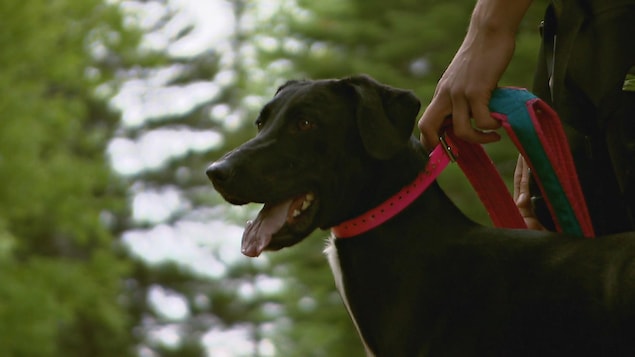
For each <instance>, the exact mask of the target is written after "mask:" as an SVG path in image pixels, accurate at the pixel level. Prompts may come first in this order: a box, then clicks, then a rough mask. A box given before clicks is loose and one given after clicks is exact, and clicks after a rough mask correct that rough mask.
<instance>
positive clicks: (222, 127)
mask: <svg viewBox="0 0 635 357" xmlns="http://www.w3.org/2000/svg"><path fill="white" fill-rule="evenodd" d="M544 5H545V1H542V2H537V3H535V4H534V6H533V7H532V9H531V11H530V14H529V15H528V16H527V17H526V18H525V20H524V22H523V24H522V26H521V31H520V33H519V34H518V43H517V50H516V55H515V58H514V60H513V62H512V65H511V67H510V68H509V70H508V71H507V73H506V75H505V77H504V78H503V81H502V83H501V84H502V85H514V86H523V87H530V86H531V78H532V76H533V67H534V63H535V58H536V53H537V47H538V23H539V19H540V15H541V12H542V9H543V8H544ZM472 7H473V1H466V0H445V1H441V0H420V1H415V0H395V1H392V2H386V1H378V0H365V1H362V0H337V1H335V0H323V1H308V0H296V1H292V0H277V1H276V0H269V1H249V0H231V1H229V0H201V1H196V0H190V1H186V0H125V1H124V0H107V1H102V0H56V1H51V2H36V3H28V4H26V3H20V2H15V1H3V2H0V13H2V14H4V16H3V17H2V19H1V20H0V45H2V48H3V50H2V51H0V63H1V64H2V67H1V68H2V70H0V88H1V92H2V96H0V110H1V112H2V114H3V115H2V118H1V119H0V177H2V185H0V277H1V278H2V285H1V286H0V321H1V323H0V332H1V333H0V346H2V356H142V357H151V356H183V357H188V356H216V357H224V356H231V357H234V356H329V357H331V356H346V357H350V356H362V355H363V349H362V348H361V344H360V342H359V339H358V338H357V336H356V333H355V331H354V327H353V325H352V323H351V322H350V319H349V318H348V316H347V315H346V312H345V309H344V307H343V305H342V303H341V301H340V298H339V296H338V295H337V293H336V292H335V289H334V284H333V281H332V277H331V274H330V271H329V269H328V266H327V264H326V260H325V259H324V257H323V256H322V249H323V247H324V241H325V238H326V236H327V233H326V232H316V233H315V234H314V235H313V237H310V238H309V239H307V240H306V241H305V242H304V243H302V244H299V245H298V246H296V247H294V248H292V249H288V250H285V251H282V252H279V253H268V254H266V255H265V256H263V257H260V258H258V259H248V258H245V257H242V256H240V253H239V241H240V235H241V230H242V227H241V226H242V224H243V223H242V222H244V221H246V220H247V219H249V218H250V217H252V216H254V215H255V213H256V211H257V207H252V206H246V207H230V206H228V205H227V204H225V203H224V202H223V201H222V199H221V197H220V196H219V195H218V194H216V193H215V192H214V191H213V189H212V188H211V185H209V184H208V182H207V179H206V178H205V176H204V174H203V171H204V169H205V168H206V166H207V165H208V164H209V163H210V162H212V161H213V160H215V159H216V158H218V157H220V155H222V154H223V153H224V152H226V151H228V150H229V149H231V148H233V147H235V146H237V145H238V144H240V143H241V142H243V141H245V140H246V139H247V138H249V137H251V136H253V134H254V133H255V128H254V126H253V120H254V119H255V115H256V113H257V112H258V111H259V109H260V107H261V106H262V104H264V103H265V102H266V101H267V100H268V98H270V97H271V96H272V95H273V93H274V92H275V90H276V88H277V86H279V85H281V84H282V83H284V82H285V81H286V80H287V79H291V78H325V77H341V76H347V75H351V74H355V73H367V74H369V75H371V76H373V77H375V78H377V79H378V80H380V81H382V82H385V83H389V84H391V85H393V86H397V87H403V88H409V89H412V90H414V91H415V92H416V93H417V94H418V96H419V97H420V99H421V100H422V103H423V104H424V105H425V104H426V103H427V102H428V101H429V100H430V98H431V96H432V93H433V91H434V86H435V84H436V81H437V80H438V78H439V77H440V75H441V73H442V72H443V70H444V69H445V66H446V65H447V64H448V63H449V61H450V59H451V58H452V56H453V54H454V52H455V51H456V49H457V48H458V46H459V45H460V41H461V40H462V37H463V35H464V33H465V29H466V27H467V23H468V19H469V16H470V12H471V9H472ZM203 25H206V26H207V28H210V27H211V29H212V30H213V31H211V32H213V33H215V34H216V35H215V36H212V37H210V36H207V37H206V36H205V33H203V32H202V31H201V28H202V27H205V26H203ZM488 149H489V151H490V154H491V155H492V157H493V158H494V159H495V161H496V162H497V163H498V165H499V168H500V170H501V171H502V172H503V174H504V175H505V176H506V177H508V178H511V170H513V166H514V163H515V157H516V154H515V151H514V150H513V149H512V148H511V146H510V145H509V143H502V144H497V145H492V146H491V147H490V146H488ZM442 181H443V182H442V183H443V185H444V187H446V188H447V190H448V191H451V195H452V197H453V199H454V200H455V201H456V202H457V204H458V205H459V206H460V207H461V208H462V209H463V210H464V211H465V212H466V213H468V215H470V216H472V217H474V218H475V219H477V220H479V221H481V222H484V223H487V218H486V216H485V215H484V212H483V210H482V208H481V207H480V204H479V203H478V202H477V201H476V199H475V196H474V194H473V193H472V192H471V190H470V189H469V187H467V185H466V184H465V181H464V179H463V178H462V175H461V174H460V173H459V172H458V170H457V169H456V168H452V169H450V170H448V171H447V173H446V174H444V176H443V178H442Z"/></svg>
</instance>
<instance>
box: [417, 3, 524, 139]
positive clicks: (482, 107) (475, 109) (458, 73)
mask: <svg viewBox="0 0 635 357" xmlns="http://www.w3.org/2000/svg"><path fill="white" fill-rule="evenodd" d="M530 4H531V0H479V1H478V2H477V3H476V6H475V7H474V11H473V13H472V17H471V20H470V24H469V27H468V31H467V34H466V35H465V38H464V40H463V43H462V44H461V47H460V48H459V50H458V51H457V53H456V55H455V56H454V59H453V60H452V61H451V62H450V65H449V66H448V68H447V69H446V71H445V73H444V74H443V76H442V77H441V79H440V80H439V83H438V84H437V88H436V91H435V94H434V97H433V99H432V101H431V102H430V105H429V106H428V107H427V108H426V110H425V111H424V113H423V115H422V116H421V119H419V129H420V131H421V142H422V143H423V144H424V145H425V146H426V147H427V148H428V149H431V148H433V147H434V146H435V145H436V144H437V143H438V141H439V139H438V136H439V130H440V128H441V126H442V124H443V122H444V120H445V119H446V118H447V117H449V116H452V123H453V127H454V132H455V133H456V135H457V136H458V137H460V138H462V139H464V140H467V141H469V142H476V143H488V142H493V141H497V140H498V139H499V135H498V134H497V133H495V132H483V131H482V130H491V129H497V128H498V127H499V126H500V124H499V123H498V122H497V121H496V120H494V119H492V118H491V117H490V112H489V109H488V103H489V100H490V96H491V93H492V91H493V90H494V89H495V88H496V86H497V85H498V81H499V79H500V77H501V76H502V75H503V72H504V71H505V69H506V68H507V65H508V64H509V62H510V61H511V58H512V55H513V53H514V48H515V42H516V40H515V36H516V31H517V30H518V26H519V24H520V22H521V20H522V18H523V16H524V15H525V13H526V12H527V9H528V8H529V5H530ZM471 117H472V118H473V119H474V127H473V126H472V123H471V121H470V118H471Z"/></svg>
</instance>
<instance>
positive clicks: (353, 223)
mask: <svg viewBox="0 0 635 357" xmlns="http://www.w3.org/2000/svg"><path fill="white" fill-rule="evenodd" d="M450 161H451V159H450V157H449V156H448V154H447V153H446V148H444V146H443V144H439V145H437V146H436V147H435V148H434V150H432V153H431V154H430V159H429V160H428V164H427V165H426V168H425V170H424V171H423V172H421V173H420V174H419V175H417V178H415V180H414V181H413V182H412V183H410V184H409V185H408V186H406V187H404V188H402V189H401V191H399V192H397V193H396V194H395V195H393V196H392V197H390V198H389V199H388V200H386V201H384V202H383V203H382V204H380V205H379V206H377V207H375V208H373V209H371V210H370V211H368V212H366V213H364V214H362V215H361V216H359V217H356V218H353V219H350V220H348V221H345V222H343V223H341V224H339V225H338V226H335V227H333V228H331V232H333V235H334V236H335V237H336V238H350V237H354V236H357V235H360V234H362V233H365V232H368V231H370V230H371V229H373V228H375V227H377V226H379V225H380V224H382V223H384V222H386V221H387V220H389V219H391V218H392V217H394V216H396V215H397V214H399V212H401V211H403V210H404V209H406V207H408V206H409V205H410V204H411V203H412V202H414V200H416V199H417V197H419V196H420V195H421V194H422V193H423V192H424V191H425V190H426V189H427V188H428V187H430V184H432V182H434V180H436V178H437V177H438V176H439V174H441V172H442V171H443V170H444V169H445V168H446V167H447V166H448V164H449V163H450Z"/></svg>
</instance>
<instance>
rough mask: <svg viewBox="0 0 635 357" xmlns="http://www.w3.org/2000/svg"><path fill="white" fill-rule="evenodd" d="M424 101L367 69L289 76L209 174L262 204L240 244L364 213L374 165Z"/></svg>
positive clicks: (285, 242)
mask: <svg viewBox="0 0 635 357" xmlns="http://www.w3.org/2000/svg"><path fill="white" fill-rule="evenodd" d="M419 107H420V103H419V100H418V99H417V98H416V97H415V96H414V95H413V94H412V93H411V92H410V91H405V90H401V89H396V88H392V87H389V86H386V85H383V84H380V83H378V82H376V81H375V80H373V79H371V78H369V77H367V76H355V77H350V78H345V79H341V80H316V81H309V80H307V81H289V82H287V83H286V84H285V85H283V86H282V87H280V88H279V89H278V91H277V93H276V95H275V96H274V98H273V99H272V100H271V101H270V102H269V103H267V104H266V105H265V106H264V108H263V109H262V111H261V112H260V115H259V116H258V118H257V119H256V123H255V124H256V127H257V128H258V134H257V135H256V136H255V137H254V138H253V139H251V140H249V141H247V142H246V143H244V144H243V145H241V146H239V147H238V148H236V149H235V150H233V151H231V152H229V153H227V154H226V155H224V156H223V157H222V158H221V159H219V160H218V161H216V162H214V163H213V164H212V165H211V166H210V167H209V168H208V169H207V175H208V177H209V178H210V180H211V181H212V183H213V184H214V187H215V188H216V190H217V191H218V192H219V193H220V194H221V195H222V196H223V198H224V199H225V200H227V201H228V202H229V203H232V204H237V205H240V204H245V203H250V202H257V203H264V207H263V209H262V210H261V211H260V213H259V214H258V217H257V218H256V219H255V220H254V221H250V222H249V223H248V225H247V227H246V229H245V233H244V235H243V242H242V251H243V253H244V254H245V255H248V256H258V255H259V254H260V253H261V252H262V251H263V250H277V249H280V248H283V247H287V246H291V245H293V244H295V243H297V242H299V241H301V240H302V239H303V238H305V237H306V236H308V235H309V234H310V233H311V232H312V231H314V230H315V229H317V228H323V229H327V228H330V227H332V226H334V225H336V224H338V223H340V222H342V221H344V220H346V219H349V218H351V217H353V216H354V215H356V214H359V213H361V212H359V208H358V207H359V202H358V200H359V199H360V197H362V196H363V193H364V190H367V189H368V186H367V184H366V183H367V182H369V181H371V180H372V175H371V174H372V167H373V166H376V165H377V163H378V162H381V161H385V160H389V159H391V158H392V157H393V156H395V154H397V153H398V152H399V151H400V150H401V149H403V148H405V147H406V146H407V143H408V142H409V140H410V137H411V134H412V129H413V126H414V120H415V119H416V115H417V113H418V112H419Z"/></svg>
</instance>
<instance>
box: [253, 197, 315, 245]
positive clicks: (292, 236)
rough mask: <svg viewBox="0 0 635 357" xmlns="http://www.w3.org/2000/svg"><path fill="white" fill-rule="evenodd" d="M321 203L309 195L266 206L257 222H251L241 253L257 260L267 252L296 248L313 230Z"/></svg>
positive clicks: (259, 214) (266, 204)
mask: <svg viewBox="0 0 635 357" xmlns="http://www.w3.org/2000/svg"><path fill="white" fill-rule="evenodd" d="M317 203H318V200H317V198H316V195H315V194H314V193H313V192H308V193H305V194H303V195H300V196H297V197H295V198H292V199H288V200H285V201H282V202H277V203H265V205H264V207H263V208H262V210H260V212H259V213H258V216H257V217H256V219H255V220H253V221H249V222H247V226H246V227H245V231H244V233H243V237H242V247H241V251H242V253H243V254H244V255H246V256H248V257H257V256H259V255H260V254H261V253H262V252H263V251H264V250H265V249H267V250H277V249H281V248H284V247H288V246H290V245H293V244H295V243H297V242H299V241H300V240H302V239H303V238H304V237H306V236H307V235H308V234H309V233H311V231H312V230H313V224H312V223H313V221H314V217H315V215H316V212H317V206H318V204H317Z"/></svg>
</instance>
